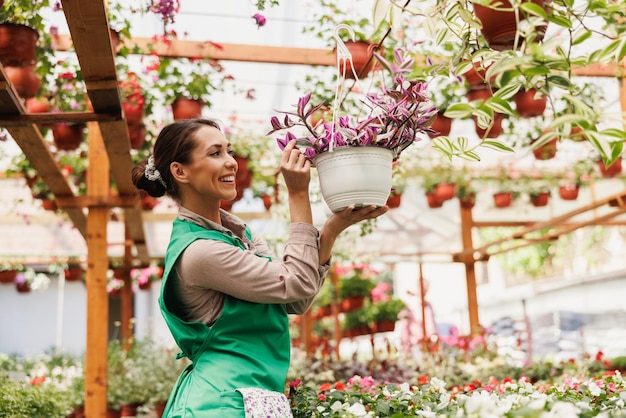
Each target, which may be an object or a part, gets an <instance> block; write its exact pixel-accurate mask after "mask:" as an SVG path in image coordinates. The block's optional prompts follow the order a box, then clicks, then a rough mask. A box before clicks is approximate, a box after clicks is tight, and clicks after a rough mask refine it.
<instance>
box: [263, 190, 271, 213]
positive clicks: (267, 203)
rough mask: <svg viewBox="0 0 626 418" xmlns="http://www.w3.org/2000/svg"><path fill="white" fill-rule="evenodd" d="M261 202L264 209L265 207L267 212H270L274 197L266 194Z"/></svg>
mask: <svg viewBox="0 0 626 418" xmlns="http://www.w3.org/2000/svg"><path fill="white" fill-rule="evenodd" d="M261 200H263V207H265V210H270V208H271V207H272V203H273V202H272V196H271V195H269V194H264V195H263V196H261Z"/></svg>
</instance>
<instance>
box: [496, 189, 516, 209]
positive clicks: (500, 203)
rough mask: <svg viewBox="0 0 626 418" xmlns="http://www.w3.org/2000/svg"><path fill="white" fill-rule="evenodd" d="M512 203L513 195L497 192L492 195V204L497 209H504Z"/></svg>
mask: <svg viewBox="0 0 626 418" xmlns="http://www.w3.org/2000/svg"><path fill="white" fill-rule="evenodd" d="M511 203H513V194H512V193H511V192H497V193H494V194H493V204H494V205H495V206H496V207H497V208H506V207H509V206H511Z"/></svg>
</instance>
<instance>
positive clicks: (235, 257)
mask: <svg viewBox="0 0 626 418" xmlns="http://www.w3.org/2000/svg"><path fill="white" fill-rule="evenodd" d="M267 256H270V250H269V248H268V246H267V245H266V244H265V242H263V241H262V240H261V239H260V238H259V237H257V236H254V235H253V239H252V248H251V249H249V250H241V249H240V248H238V247H235V246H233V245H230V244H227V243H224V242H221V241H214V240H204V239H200V240H196V241H194V242H193V243H192V244H191V245H189V246H188V247H187V249H186V250H185V251H184V252H183V254H182V255H181V259H180V262H179V265H178V269H179V272H180V276H181V278H182V279H183V281H184V282H185V283H186V284H187V285H188V286H194V287H198V288H201V289H213V290H216V291H219V292H222V293H225V294H228V295H231V296H234V297H236V298H239V299H242V300H246V301H250V302H256V303H284V304H286V305H287V310H288V312H290V313H304V312H305V311H306V309H308V308H309V306H310V305H311V303H312V302H313V299H314V298H315V296H316V295H317V293H318V292H319V289H320V287H321V286H322V284H323V283H324V279H325V277H326V274H327V272H328V269H329V266H328V265H324V266H320V265H319V231H318V230H317V229H316V228H315V227H314V226H313V225H309V224H305V223H293V224H291V225H290V227H289V238H288V241H287V243H286V244H285V247H284V252H283V255H282V258H276V257H274V258H272V260H271V261H270V260H269V259H268V258H267Z"/></svg>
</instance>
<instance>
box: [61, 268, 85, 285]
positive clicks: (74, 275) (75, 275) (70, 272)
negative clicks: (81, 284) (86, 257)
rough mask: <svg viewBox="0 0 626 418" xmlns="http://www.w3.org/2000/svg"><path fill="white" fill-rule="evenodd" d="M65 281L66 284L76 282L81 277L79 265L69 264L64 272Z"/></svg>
mask: <svg viewBox="0 0 626 418" xmlns="http://www.w3.org/2000/svg"><path fill="white" fill-rule="evenodd" d="M63 273H64V275H65V280H67V281H68V282H76V281H79V280H80V279H82V277H83V268H82V267H81V266H80V265H79V264H70V265H69V266H68V267H67V268H66V269H65V271H64V272H63Z"/></svg>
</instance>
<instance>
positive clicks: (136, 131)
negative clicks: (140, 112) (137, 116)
mask: <svg viewBox="0 0 626 418" xmlns="http://www.w3.org/2000/svg"><path fill="white" fill-rule="evenodd" d="M126 125H127V126H128V137H129V139H130V147H131V148H132V149H140V148H141V147H143V144H144V143H145V142H146V125H145V124H144V123H143V122H129V121H127V122H126Z"/></svg>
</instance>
